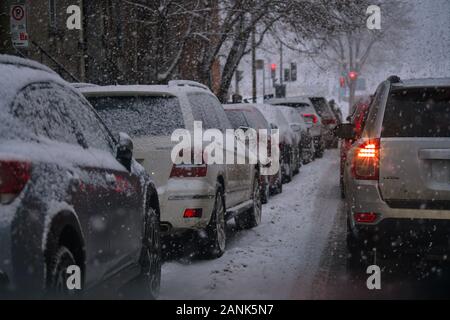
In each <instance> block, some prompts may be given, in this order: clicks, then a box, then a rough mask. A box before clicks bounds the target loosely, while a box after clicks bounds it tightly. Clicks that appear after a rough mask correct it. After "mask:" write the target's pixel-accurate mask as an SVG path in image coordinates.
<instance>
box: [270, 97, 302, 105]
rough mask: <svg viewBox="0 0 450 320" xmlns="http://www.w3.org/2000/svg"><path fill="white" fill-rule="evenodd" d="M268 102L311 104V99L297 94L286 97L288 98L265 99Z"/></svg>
mask: <svg viewBox="0 0 450 320" xmlns="http://www.w3.org/2000/svg"><path fill="white" fill-rule="evenodd" d="M266 102H267V103H269V104H283V103H305V104H309V105H311V101H310V100H309V98H308V97H303V96H297V97H288V98H276V99H270V100H267V101H266Z"/></svg>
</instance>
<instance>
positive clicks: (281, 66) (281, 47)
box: [280, 41, 284, 85]
mask: <svg viewBox="0 0 450 320" xmlns="http://www.w3.org/2000/svg"><path fill="white" fill-rule="evenodd" d="M283 72H284V70H283V42H281V41H280V84H281V85H283V76H284V75H283Z"/></svg>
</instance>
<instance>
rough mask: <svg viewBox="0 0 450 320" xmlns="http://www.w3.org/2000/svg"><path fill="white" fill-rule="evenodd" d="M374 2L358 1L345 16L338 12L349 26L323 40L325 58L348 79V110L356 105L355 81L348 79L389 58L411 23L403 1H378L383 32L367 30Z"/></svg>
mask: <svg viewBox="0 0 450 320" xmlns="http://www.w3.org/2000/svg"><path fill="white" fill-rule="evenodd" d="M373 4H374V2H373V1H367V0H356V1H354V2H353V5H352V8H351V10H348V11H345V13H347V15H346V16H341V14H340V12H337V13H338V14H337V17H338V19H349V23H347V24H344V25H342V28H341V29H340V30H338V32H335V33H332V34H330V35H329V36H326V37H324V38H323V42H322V45H323V49H324V50H323V51H322V54H323V55H324V56H325V57H326V58H327V59H328V60H329V61H330V62H332V63H333V64H335V65H336V66H337V67H338V69H339V72H340V74H341V75H345V79H346V83H347V86H348V87H349V91H350V93H349V110H351V108H352V106H353V104H354V102H355V94H356V85H357V82H356V80H354V79H350V77H349V76H348V75H349V74H350V72H352V71H353V72H356V74H357V75H358V76H361V75H363V74H364V67H365V66H366V65H367V63H368V62H369V60H370V59H371V58H374V57H376V56H382V55H384V54H386V52H387V51H388V50H389V49H392V48H393V46H397V45H398V40H400V39H401V36H402V35H404V33H405V31H407V29H408V27H409V26H410V24H411V21H410V20H409V19H408V12H409V10H410V7H409V5H407V4H406V3H405V2H403V1H399V0H396V1H391V0H390V1H388V0H383V1H378V3H377V5H378V6H379V7H380V8H381V18H382V20H381V29H380V30H377V29H374V30H369V29H368V28H367V18H368V16H367V14H366V12H367V8H368V7H369V5H373Z"/></svg>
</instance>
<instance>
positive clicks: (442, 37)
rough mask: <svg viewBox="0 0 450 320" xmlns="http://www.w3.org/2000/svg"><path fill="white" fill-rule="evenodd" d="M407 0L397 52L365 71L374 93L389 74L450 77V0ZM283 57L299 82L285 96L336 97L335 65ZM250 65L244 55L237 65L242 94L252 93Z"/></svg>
mask: <svg viewBox="0 0 450 320" xmlns="http://www.w3.org/2000/svg"><path fill="white" fill-rule="evenodd" d="M409 1H411V3H412V4H413V9H414V10H413V12H411V13H410V14H411V18H412V20H413V26H412V30H411V31H410V32H407V33H406V34H405V35H404V38H403V39H401V41H400V43H399V44H398V48H399V49H398V50H397V51H398V52H396V53H395V54H393V56H392V57H391V59H392V63H388V64H386V65H384V66H383V67H382V68H368V69H367V70H366V75H365V77H367V80H368V91H369V92H373V91H374V90H375V89H376V86H377V85H378V84H379V82H381V81H382V80H384V79H386V78H387V77H388V76H389V75H392V74H397V75H399V76H401V77H403V78H414V77H443V76H447V77H450V0H409ZM274 51H275V50H274ZM258 58H264V59H265V60H266V62H267V65H270V63H277V64H279V55H273V54H270V53H267V52H262V51H259V52H258ZM284 60H285V63H286V65H285V66H287V63H290V62H291V61H295V62H297V63H298V64H299V67H298V72H299V75H298V77H299V81H297V82H296V83H292V84H288V95H290V96H292V95H296V94H305V91H308V92H311V91H315V93H314V94H320V93H322V92H323V93H322V94H324V95H328V96H330V97H333V98H335V97H336V92H337V87H338V81H339V80H338V79H339V75H338V74H337V71H336V69H335V68H327V69H326V70H321V69H319V68H318V67H317V65H316V64H314V63H313V62H311V61H310V60H308V59H307V58H306V57H302V56H300V55H299V54H298V53H294V52H289V51H288V50H286V51H285V55H284ZM250 66H251V65H250V57H249V56H247V57H245V58H244V59H243V62H242V63H241V66H240V69H241V70H243V71H244V75H245V76H244V81H243V82H242V84H241V93H242V94H243V95H244V96H250V95H251V67H250ZM369 74H370V76H369ZM266 76H268V75H267V74H266ZM258 77H259V79H258V92H259V93H258V94H261V93H262V75H261V74H259V75H258ZM266 85H267V86H268V85H269V84H268V83H266Z"/></svg>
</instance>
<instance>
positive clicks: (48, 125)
mask: <svg viewBox="0 0 450 320" xmlns="http://www.w3.org/2000/svg"><path fill="white" fill-rule="evenodd" d="M0 73H1V74H2V77H1V78H0V93H1V95H2V100H1V101H0V120H1V123H2V125H1V127H0V213H1V214H0V295H2V294H7V295H8V294H14V293H20V294H23V295H25V296H30V297H43V296H44V297H47V296H48V297H57V296H60V295H64V296H66V295H73V294H74V295H76V294H77V292H78V291H76V290H75V291H74V290H71V289H73V288H69V287H68V286H67V281H68V280H69V278H70V276H71V275H72V274H71V273H70V272H67V270H69V269H70V270H73V271H74V272H77V270H78V272H79V276H80V279H79V282H80V283H81V287H82V289H83V290H82V292H83V294H89V293H90V292H97V290H102V289H106V291H109V292H110V291H112V289H111V288H112V287H114V288H115V289H117V292H118V294H122V293H123V292H129V291H128V290H135V292H138V293H139V294H145V296H147V297H149V298H156V297H157V296H158V292H159V287H160V281H161V253H162V250H163V249H162V248H163V244H162V241H165V240H166V239H167V238H173V237H178V236H180V235H185V234H186V233H189V234H194V235H196V237H195V243H196V245H197V248H198V250H197V254H198V255H199V256H201V257H205V258H218V257H220V256H221V255H223V253H224V252H225V249H226V240H227V239H226V235H227V233H226V223H227V221H228V220H230V219H234V220H235V222H236V226H237V227H238V228H240V229H249V228H253V227H256V226H258V225H259V224H260V222H261V219H262V203H267V202H268V201H269V198H270V196H271V195H273V194H277V193H281V192H282V191H283V184H284V183H289V182H290V181H292V178H293V176H294V175H296V174H298V173H299V171H300V167H301V166H302V165H303V164H307V163H309V162H311V161H313V160H314V159H315V158H316V157H321V156H322V155H323V152H324V147H325V141H326V134H327V130H329V127H327V126H328V124H327V123H328V122H326V121H328V120H327V119H328V118H326V117H325V116H324V115H325V114H326V115H327V116H329V115H330V114H332V113H330V114H328V113H325V112H323V110H322V111H321V114H319V112H316V110H315V109H314V107H313V102H312V101H313V100H312V99H311V100H310V99H309V98H299V99H292V100H284V101H271V103H269V104H261V105H259V104H235V105H222V104H221V103H220V102H219V100H218V99H217V97H216V96H215V95H214V94H213V93H212V92H211V91H210V90H209V88H207V87H206V86H204V85H201V84H199V83H196V82H192V81H183V80H179V81H171V82H169V83H168V84H167V85H123V86H119V85H117V86H97V85H93V84H88V83H76V84H69V83H67V82H65V81H64V80H62V79H61V78H60V77H59V76H58V75H57V74H56V73H55V72H53V71H52V70H50V69H48V68H47V67H45V66H42V65H40V64H38V63H35V62H33V61H29V60H25V59H21V58H16V57H11V56H5V55H2V56H0ZM282 102H284V104H283V103H282ZM327 106H328V105H327ZM198 123H201V126H202V129H203V130H208V129H213V130H215V131H216V132H220V133H223V134H226V133H227V131H228V129H242V130H248V129H250V128H252V129H255V130H256V131H257V132H259V130H267V132H268V133H270V132H271V130H273V129H278V130H279V133H280V141H279V149H280V157H279V159H276V161H279V163H278V164H279V167H280V170H278V172H276V173H274V174H272V175H270V176H265V175H262V174H261V170H262V168H264V167H265V166H268V164H267V163H265V164H264V165H263V164H261V163H259V162H258V163H256V164H253V163H252V162H251V161H249V157H250V154H249V153H248V151H249V148H248V146H247V145H246V141H242V140H240V139H239V138H238V137H237V136H234V141H233V142H234V145H233V147H232V148H230V147H229V146H228V145H225V144H224V145H222V147H223V152H224V154H225V155H231V156H232V158H233V159H234V158H235V157H236V158H243V159H245V160H246V161H245V163H244V164H241V163H236V164H233V163H223V164H222V163H216V162H213V163H211V162H209V161H207V159H206V158H207V154H206V153H205V152H204V150H205V149H206V148H207V143H206V142H204V141H203V140H202V143H201V144H202V145H201V146H200V147H201V148H200V149H201V150H200V151H201V155H200V161H199V162H189V163H185V162H183V161H182V162H177V161H174V160H173V150H175V148H176V145H177V143H176V142H174V141H173V136H174V133H175V132H177V131H179V130H184V131H183V132H188V133H189V134H191V136H192V137H194V138H195V135H196V126H197V124H198ZM324 123H325V124H324ZM268 136H269V137H270V134H269V135H268ZM257 138H258V139H259V136H258V137H257ZM194 144H195V143H194ZM190 146H191V145H190ZM189 150H191V149H189ZM193 150H194V151H190V152H189V153H188V154H186V153H185V152H184V149H183V150H181V151H180V152H179V153H178V154H176V156H177V158H180V159H181V158H182V159H185V158H186V157H187V158H188V159H189V160H193V159H195V158H197V156H198V155H196V154H195V148H194V149H193ZM267 153H268V154H270V153H271V148H270V143H269V145H268V150H267ZM72 267H76V268H75V269H73V268H72Z"/></svg>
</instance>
